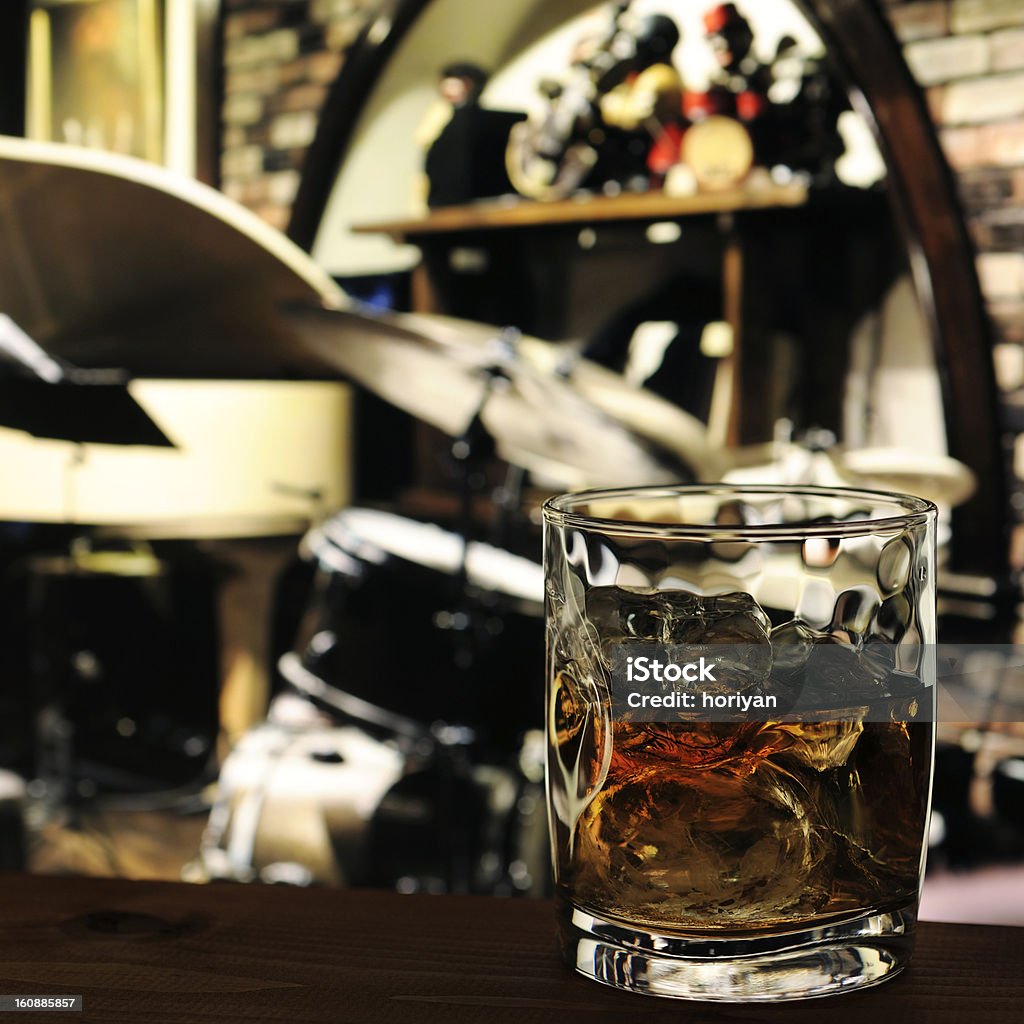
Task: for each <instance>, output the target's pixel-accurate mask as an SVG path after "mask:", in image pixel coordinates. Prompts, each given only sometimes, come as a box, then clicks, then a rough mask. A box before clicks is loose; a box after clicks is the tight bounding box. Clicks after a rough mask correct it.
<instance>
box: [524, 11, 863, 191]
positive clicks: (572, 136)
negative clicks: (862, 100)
mask: <svg viewBox="0 0 1024 1024" xmlns="http://www.w3.org/2000/svg"><path fill="white" fill-rule="evenodd" d="M703 21H704V28H705V33H706V34H705V37H704V38H705V41H706V43H707V45H708V48H709V49H710V51H711V53H712V54H713V55H714V58H715V63H716V65H717V67H716V69H715V71H713V72H712V74H711V79H710V82H709V83H708V84H706V85H704V86H703V87H701V88H700V89H692V88H689V89H688V88H687V87H686V85H685V82H684V75H683V73H681V71H680V69H679V67H678V66H677V63H676V62H675V61H674V59H673V54H674V52H675V51H676V49H677V47H678V45H679V43H680V40H681V34H680V30H679V27H678V26H677V24H676V23H675V21H674V20H673V19H672V18H670V17H669V16H668V15H666V14H661V13H648V14H644V15H642V16H641V15H638V14H636V13H635V12H634V11H633V10H632V9H631V4H628V3H627V4H617V5H616V6H615V7H614V8H613V11H612V16H611V21H610V24H609V27H608V31H607V32H606V34H605V35H604V36H601V37H588V38H585V39H582V40H580V41H579V42H578V43H577V44H576V46H575V48H574V50H573V52H572V55H571V58H570V66H569V71H568V75H567V76H566V78H565V80H564V81H555V80H545V81H543V82H542V83H541V85H540V88H541V92H542V93H543V95H544V96H545V98H546V100H547V106H546V109H544V111H543V112H542V114H541V115H540V116H538V117H532V118H531V119H530V120H528V121H527V123H526V124H524V125H521V126H519V127H517V128H516V129H515V130H514V131H513V132H512V134H511V137H510V140H509V148H508V166H509V175H510V177H511V179H512V182H513V184H514V185H515V187H516V188H517V190H518V191H519V192H521V193H522V194H523V195H526V196H528V197H530V198H533V199H544V200H553V199H563V198H565V197H566V196H567V195H569V194H570V193H572V192H574V191H576V190H577V189H588V190H592V191H603V192H605V193H610V194H614V193H616V192H620V191H623V190H629V191H646V190H648V189H658V188H665V189H667V190H668V191H669V192H671V193H673V194H675V195H685V194H689V193H692V192H695V191H699V190H703V189H707V190H712V191H714V190H717V189H729V188H734V187H736V186H737V185H740V184H741V183H742V182H744V181H745V180H746V178H747V176H748V174H749V173H750V171H751V170H752V169H753V168H755V167H762V168H775V167H778V166H781V167H784V168H788V170H789V171H791V172H793V171H796V172H804V173H806V174H808V175H810V176H811V177H813V178H815V179H817V180H820V181H822V182H829V181H831V180H832V179H833V177H834V165H835V161H836V159H837V158H838V157H839V156H841V155H842V153H843V151H844V145H843V141H842V138H841V136H840V134H839V131H838V119H839V114H840V113H841V112H842V111H843V110H844V109H845V108H846V105H847V104H846V100H845V92H844V90H843V89H842V88H841V87H840V86H839V85H838V84H837V83H836V82H835V81H834V79H833V77H832V75H831V72H830V71H829V70H828V68H827V67H826V66H825V65H824V63H823V62H821V61H818V60H814V59H811V58H809V57H806V56H805V55H803V54H802V53H801V52H800V51H799V49H798V46H797V43H796V41H795V40H794V39H793V38H792V37H791V36H783V37H782V39H781V40H779V42H778V44H777V46H776V49H775V53H774V56H773V57H772V58H771V59H770V60H769V61H768V62H765V61H763V60H761V59H760V58H759V57H758V55H757V53H756V51H755V45H754V44H755V32H754V29H753V27H752V25H751V23H750V21H749V20H748V19H747V18H746V16H745V15H744V14H743V13H742V12H741V11H740V9H739V8H738V7H737V6H736V4H734V3H724V4H718V5H716V6H715V7H712V8H711V9H710V10H708V11H707V13H706V14H705V15H704V19H703ZM683 70H684V71H685V69H683Z"/></svg>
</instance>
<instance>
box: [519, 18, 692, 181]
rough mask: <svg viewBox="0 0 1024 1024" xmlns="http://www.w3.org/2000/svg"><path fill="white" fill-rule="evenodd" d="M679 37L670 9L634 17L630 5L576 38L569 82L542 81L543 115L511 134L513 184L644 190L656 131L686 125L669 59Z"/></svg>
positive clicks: (679, 88)
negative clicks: (599, 28)
mask: <svg viewBox="0 0 1024 1024" xmlns="http://www.w3.org/2000/svg"><path fill="white" fill-rule="evenodd" d="M679 39H680V33H679V29H678V27H677V26H676V24H675V22H674V21H673V20H672V19H671V18H669V17H668V16H667V15H663V14H651V15H646V16H644V17H635V16H634V15H633V14H632V12H631V11H630V4H628V3H626V4H621V3H620V4H617V5H615V7H614V8H613V12H612V17H611V20H610V24H609V27H608V31H607V32H606V33H605V34H604V35H603V36H599V37H588V38H585V39H582V40H580V41H579V42H578V43H577V45H576V47H575V48H574V51H573V54H572V58H571V62H570V66H569V72H568V75H567V76H566V79H565V81H564V82H559V81H555V80H549V79H546V80H544V81H543V82H542V83H541V84H540V89H541V92H542V93H543V95H544V96H545V98H546V100H547V104H548V106H547V109H546V110H545V111H544V112H543V114H542V115H541V116H540V117H538V118H531V119H530V120H528V121H527V122H526V123H525V124H524V125H522V126H518V127H516V128H515V129H514V130H513V132H512V133H511V135H510V138H509V148H508V167H509V175H510V177H511V179H512V182H513V184H514V185H515V186H516V189H517V190H518V191H519V192H521V193H522V194H523V195H525V196H529V197H530V198H533V199H564V198H565V197H566V196H568V195H569V194H571V193H572V192H574V191H576V189H578V188H591V189H598V190H603V191H605V192H617V191H621V190H622V189H623V188H631V189H633V190H636V191H644V190H645V189H647V188H648V187H649V185H650V173H651V169H650V167H649V164H648V157H649V155H650V153H651V147H652V138H653V139H654V140H658V139H659V138H660V137H661V136H662V135H663V134H665V133H666V132H672V134H673V136H676V137H677V136H678V135H679V134H680V130H681V108H680V105H679V99H680V98H681V94H682V83H681V80H680V79H679V76H678V72H676V71H675V68H674V66H673V64H672V52H673V50H674V49H675V47H676V45H677V44H678V42H679ZM669 144H670V145H671V143H669ZM675 148H677V146H673V149H675Z"/></svg>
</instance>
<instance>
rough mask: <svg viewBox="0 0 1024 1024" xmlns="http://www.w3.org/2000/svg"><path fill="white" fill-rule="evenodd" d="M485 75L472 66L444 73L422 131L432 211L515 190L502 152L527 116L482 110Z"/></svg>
mask: <svg viewBox="0 0 1024 1024" xmlns="http://www.w3.org/2000/svg"><path fill="white" fill-rule="evenodd" d="M487 77H488V76H487V72H486V71H484V70H483V68H481V67H479V66H477V65H476V64H470V63H457V64H449V65H447V66H446V67H445V68H443V69H442V71H441V77H440V81H439V82H438V93H439V102H438V103H437V104H436V105H435V106H434V107H433V108H432V109H431V111H430V113H429V114H428V115H427V119H426V121H425V122H424V125H423V127H422V128H421V132H420V144H421V145H422V146H423V149H424V150H425V158H424V171H425V174H426V178H427V196H426V199H427V205H428V206H430V207H438V206H455V205H458V204H459V203H467V202H471V201H472V200H474V199H489V198H493V197H495V196H500V195H504V194H506V193H510V192H512V191H513V188H512V182H511V181H510V180H509V176H508V172H507V171H506V169H505V164H504V161H503V159H502V156H501V154H502V153H503V151H504V148H505V144H506V141H507V139H508V135H509V132H510V130H511V129H512V126H513V125H515V124H517V123H518V122H520V121H522V120H524V118H525V117H526V115H525V114H523V113H519V112H517V111H510V110H489V109H487V108H486V107H483V106H482V105H481V103H480V94H481V93H482V92H483V89H484V86H485V85H486V84H487Z"/></svg>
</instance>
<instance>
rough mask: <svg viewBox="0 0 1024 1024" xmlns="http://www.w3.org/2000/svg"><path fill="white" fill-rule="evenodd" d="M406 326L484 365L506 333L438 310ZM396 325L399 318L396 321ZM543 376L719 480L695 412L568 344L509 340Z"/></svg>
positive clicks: (703, 476)
mask: <svg viewBox="0 0 1024 1024" xmlns="http://www.w3.org/2000/svg"><path fill="white" fill-rule="evenodd" d="M399 316H400V324H401V325H402V327H403V328H405V329H407V330H410V331H413V332H415V333H418V334H421V335H423V337H425V338H426V339H428V340H429V341H431V342H433V343H436V344H438V345H442V346H446V347H448V348H449V349H451V350H453V352H458V353H460V355H457V356H455V358H469V359H472V358H473V356H472V353H471V352H466V351H465V350H466V349H467V347H470V348H472V349H475V350H477V352H478V353H479V359H480V364H481V365H484V364H486V363H487V361H488V360H489V359H491V358H493V353H494V351H495V349H496V346H497V347H499V348H500V347H501V342H500V341H499V338H500V337H501V335H502V331H501V330H500V329H499V328H496V327H492V326H490V325H488V324H481V323H475V322H471V321H467V320H458V319H456V318H454V317H447V316H438V315H436V314H422V313H403V314H400V315H399ZM391 322H392V323H395V324H396V326H397V321H395V320H392V321H391ZM507 344H508V345H509V346H510V347H512V348H514V349H515V351H516V353H517V354H518V355H519V356H520V357H522V358H523V359H525V360H526V361H527V362H528V363H529V364H530V365H531V366H533V367H534V368H535V369H536V370H537V371H538V372H539V373H540V374H541V375H542V376H544V377H557V378H560V379H561V380H563V381H564V382H565V383H566V384H567V385H569V387H570V388H571V389H572V391H573V392H574V393H575V394H576V395H578V396H579V397H580V398H582V399H584V400H585V401H586V402H588V403H590V404H591V405H592V406H594V407H595V408H596V409H598V410H600V411H601V412H603V413H604V414H605V415H607V416H610V417H611V418H612V419H613V420H615V421H617V422H618V423H619V424H621V425H622V426H624V427H626V428H627V429H628V430H629V431H630V432H631V433H633V434H635V435H637V436H639V437H640V438H642V439H644V440H645V441H647V442H650V443H653V445H654V446H655V447H656V448H658V449H661V450H663V451H664V452H665V453H666V454H668V455H669V456H670V457H671V458H672V459H673V460H675V461H678V462H680V463H682V464H683V465H685V466H687V467H688V468H689V469H690V470H691V472H692V474H693V476H694V478H695V479H698V480H715V479H717V478H718V474H719V471H720V469H721V466H720V457H719V453H718V451H717V450H716V449H714V448H713V447H712V446H711V444H710V443H709V442H708V439H707V429H706V428H705V426H704V424H703V423H701V421H700V420H698V419H697V418H696V417H695V416H692V415H690V414H689V413H687V412H684V411H683V410H682V409H680V408H679V407H678V406H675V405H673V404H672V403H671V402H668V401H666V400H665V399H663V398H661V397H660V396H659V395H656V394H654V393H653V392H651V391H647V390H645V389H644V388H640V387H637V386H636V385H634V384H631V383H629V381H627V380H626V379H625V378H624V377H622V376H621V375H620V374H618V373H615V372H614V371H612V370H609V369H607V368H605V367H603V366H600V365H598V364H597V363H594V362H591V361H590V360H587V359H584V358H583V357H582V356H580V355H579V353H578V352H577V351H576V349H575V348H574V347H573V346H572V345H571V344H569V343H564V342H547V341H541V340H540V339H539V338H532V337H529V336H526V335H514V336H513V338H512V340H510V341H509V342H508V343H507Z"/></svg>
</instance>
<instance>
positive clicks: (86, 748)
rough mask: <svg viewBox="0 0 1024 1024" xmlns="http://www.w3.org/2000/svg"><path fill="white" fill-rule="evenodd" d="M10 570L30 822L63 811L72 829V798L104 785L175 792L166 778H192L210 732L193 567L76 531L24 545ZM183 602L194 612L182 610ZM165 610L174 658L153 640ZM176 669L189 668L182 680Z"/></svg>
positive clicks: (181, 781) (174, 781)
mask: <svg viewBox="0 0 1024 1024" xmlns="http://www.w3.org/2000/svg"><path fill="white" fill-rule="evenodd" d="M20 570H21V572H20V575H21V578H22V580H23V586H24V587H25V593H26V597H25V606H26V609H27V615H28V625H29V629H28V631H27V650H26V655H27V660H28V668H27V672H28V675H29V681H30V689H31V701H32V704H33V705H34V736H33V741H34V743H33V752H32V756H33V760H34V764H33V768H32V772H31V774H32V775H33V776H34V777H33V778H32V781H31V782H30V783H29V785H28V795H29V797H30V798H31V799H30V802H29V808H28V810H29V815H30V819H31V824H32V825H33V827H41V826H42V825H43V824H45V823H46V822H48V821H51V820H55V819H59V818H63V819H66V820H67V822H68V824H69V825H70V826H71V827H72V828H78V827H79V826H80V824H81V818H80V814H81V811H82V809H83V808H84V807H85V806H87V805H89V804H91V803H92V802H94V801H97V800H105V799H106V797H107V795H108V794H112V793H114V794H116V793H127V794H143V793H144V794H148V795H150V796H152V794H154V793H156V792H164V791H167V790H172V789H173V790H177V793H176V796H177V795H180V793H181V792H184V789H181V790H179V789H178V787H184V786H186V784H188V783H192V784H197V783H198V782H199V781H200V780H201V779H202V778H204V777H205V776H206V773H207V771H208V768H209V763H210V759H211V756H212V753H213V745H214V739H215V736H216V714H215V700H216V698H215V691H216V687H215V679H214V677H213V670H214V650H213V645H212V637H210V636H208V635H206V633H205V632H204V631H205V630H206V629H207V626H206V625H205V624H204V623H200V622H199V620H200V619H202V618H203V616H202V611H201V609H202V607H203V605H202V600H201V598H200V593H199V589H198V588H200V587H202V588H203V593H206V592H207V588H206V583H207V582H208V581H207V579H206V576H205V567H204V573H203V575H202V577H201V578H200V576H199V575H197V574H196V573H195V571H194V570H195V567H194V566H191V567H185V566H181V565H180V564H178V563H174V562H168V561H166V560H165V559H164V558H158V557H157V556H156V555H155V553H154V552H153V551H152V550H151V549H150V548H149V547H148V546H145V545H142V544H138V543H135V544H131V545H127V546H125V547H123V548H121V549H113V548H110V547H107V548H105V549H104V548H94V547H93V546H92V542H91V540H90V539H89V538H87V537H82V536H79V537H77V538H75V540H74V541H72V543H71V545H70V547H69V549H68V550H67V553H65V554H57V555H37V556H34V557H32V558H30V559H27V560H26V561H25V562H24V563H22V565H21V566H20ZM185 601H187V602H188V604H189V608H188V615H189V616H194V617H198V618H197V619H196V621H192V620H191V619H189V620H188V621H185V620H184V618H183V609H182V605H183V602H185ZM211 614H212V609H211ZM172 619H173V622H174V623H175V625H176V627H177V628H176V629H175V634H176V636H175V640H176V641H177V640H178V639H182V638H184V639H190V640H191V641H192V644H190V645H189V646H188V647H187V654H188V658H187V660H184V661H180V660H178V658H177V655H175V654H173V653H171V652H170V651H165V650H161V649H160V643H159V640H160V637H163V639H165V640H166V641H167V642H168V643H170V637H169V633H170V632H171V630H170V628H169V627H170V625H171V621H172ZM122 630H129V631H132V632H133V633H134V636H135V639H136V641H137V644H136V646H132V647H126V645H125V641H124V637H123V635H122ZM204 639H205V643H204ZM196 656H199V657H203V656H207V661H208V664H207V665H205V666H204V665H203V664H200V663H199V662H198V661H197V660H196ZM204 667H205V668H208V669H209V673H210V674H209V675H208V676H205V675H204V673H203V671H202V670H203V668H204ZM185 672H187V673H190V674H194V676H195V679H194V680H193V679H189V680H188V681H187V682H183V680H182V679H181V678H180V675H179V673H185ZM197 693H201V696H197ZM204 701H205V703H204ZM193 788H194V785H193Z"/></svg>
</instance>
